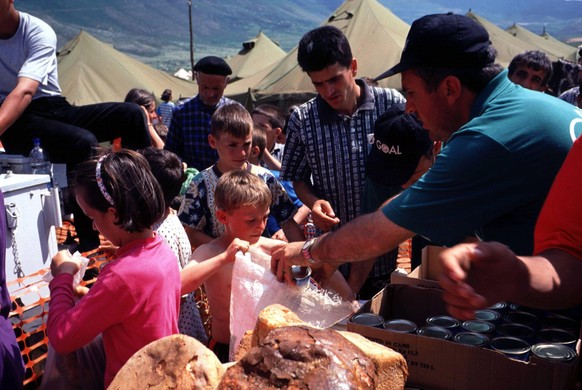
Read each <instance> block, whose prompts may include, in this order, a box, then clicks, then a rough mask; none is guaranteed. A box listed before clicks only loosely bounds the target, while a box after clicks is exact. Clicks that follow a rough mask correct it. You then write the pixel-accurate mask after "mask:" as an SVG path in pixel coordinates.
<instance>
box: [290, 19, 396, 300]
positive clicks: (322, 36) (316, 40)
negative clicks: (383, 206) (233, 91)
mask: <svg viewBox="0 0 582 390" xmlns="http://www.w3.org/2000/svg"><path fill="white" fill-rule="evenodd" d="M297 60H298V62H299V65H300V66H301V68H302V70H303V71H304V72H306V73H307V75H308V76H309V78H310V79H311V82H312V83H313V86H314V87H315V90H316V91H317V93H318V95H317V96H316V97H315V98H313V99H312V100H310V101H308V102H307V103H305V104H302V105H301V106H299V107H298V108H296V109H295V111H294V112H293V114H291V117H290V118H289V122H288V128H287V143H286V144H285V152H284V156H283V164H282V168H281V180H289V181H293V187H294V188H295V192H296V193H297V195H298V196H299V199H301V201H302V202H303V204H306V205H307V206H308V207H309V208H310V209H311V213H312V217H313V222H314V224H315V225H316V227H317V228H318V229H319V233H321V231H329V230H333V229H336V228H337V227H339V226H341V225H343V224H346V223H348V222H349V221H350V220H352V219H354V218H356V217H357V216H358V215H360V213H361V211H362V210H361V206H362V193H363V190H364V184H365V179H366V172H365V171H366V168H365V163H366V159H367V156H368V152H369V150H370V148H371V146H370V143H369V141H368V138H369V137H368V136H369V135H373V132H374V122H375V121H376V118H378V117H379V116H380V115H382V113H384V112H385V111H386V110H387V109H388V108H390V107H391V106H392V105H393V104H396V103H404V102H405V99H404V97H403V96H402V95H401V94H400V93H399V92H398V91H396V90H394V89H390V88H378V87H372V86H369V85H367V84H366V82H365V81H364V80H363V79H356V74H357V71H358V63H357V61H356V59H355V58H354V57H353V56H352V52H351V48H350V45H349V42H348V40H347V38H346V36H345V35H344V34H343V33H342V32H341V31H340V30H339V29H337V28H335V27H333V26H323V27H319V28H316V29H314V30H312V31H310V32H308V33H307V34H305V35H304V36H303V38H302V39H301V41H300V43H299V48H298V54H297ZM350 266H351V267H350V268H351V269H348V265H344V266H342V267H340V271H341V272H342V274H343V275H344V276H346V277H347V279H348V283H349V284H350V287H352V289H353V291H354V292H355V293H357V292H358V291H359V289H360V287H361V285H362V284H363V283H364V281H365V280H366V277H367V276H368V275H367V272H366V269H365V268H364V266H363V265H362V264H361V263H359V264H358V263H355V264H350ZM377 276H380V275H377Z"/></svg>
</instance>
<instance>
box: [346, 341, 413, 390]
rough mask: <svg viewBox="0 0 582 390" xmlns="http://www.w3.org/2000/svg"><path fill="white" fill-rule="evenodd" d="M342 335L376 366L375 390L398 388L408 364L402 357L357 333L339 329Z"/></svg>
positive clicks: (400, 385)
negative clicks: (376, 380)
mask: <svg viewBox="0 0 582 390" xmlns="http://www.w3.org/2000/svg"><path fill="white" fill-rule="evenodd" d="M338 333H339V334H341V335H342V336H343V337H345V338H346V339H348V340H349V341H351V342H352V343H353V344H354V345H356V346H357V347H358V348H360V349H361V350H362V351H363V352H364V353H365V354H366V355H367V356H368V357H369V358H370V359H372V361H373V362H374V365H375V366H376V374H377V375H378V382H377V385H376V389H377V390H397V389H398V390H399V389H403V388H404V384H405V383H406V379H407V378H408V365H407V364H406V360H405V359H404V357H403V356H402V355H401V354H400V353H398V352H396V351H394V350H393V349H391V348H388V347H386V346H384V345H382V344H378V343H375V342H373V341H370V340H368V339H367V338H365V337H364V336H362V335H361V334H358V333H353V332H347V331H339V332H338Z"/></svg>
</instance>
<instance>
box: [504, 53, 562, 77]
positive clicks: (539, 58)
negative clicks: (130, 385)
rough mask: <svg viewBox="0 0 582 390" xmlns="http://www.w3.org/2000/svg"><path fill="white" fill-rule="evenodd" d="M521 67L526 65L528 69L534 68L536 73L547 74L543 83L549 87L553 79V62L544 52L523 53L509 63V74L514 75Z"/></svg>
mask: <svg viewBox="0 0 582 390" xmlns="http://www.w3.org/2000/svg"><path fill="white" fill-rule="evenodd" d="M520 65H525V66H526V67H527V68H532V69H533V70H535V71H540V70H541V71H542V72H544V73H545V77H544V80H543V81H542V84H543V85H547V84H548V83H549V82H550V79H551V78H552V72H553V67H552V61H551V60H550V57H548V55H547V54H546V53H544V52H543V51H539V50H528V51H524V52H522V53H519V54H518V55H516V56H515V57H513V59H512V60H511V62H510V63H509V66H508V67H507V72H508V74H509V76H511V75H513V73H514V72H515V71H516V70H517V67H518V66H520Z"/></svg>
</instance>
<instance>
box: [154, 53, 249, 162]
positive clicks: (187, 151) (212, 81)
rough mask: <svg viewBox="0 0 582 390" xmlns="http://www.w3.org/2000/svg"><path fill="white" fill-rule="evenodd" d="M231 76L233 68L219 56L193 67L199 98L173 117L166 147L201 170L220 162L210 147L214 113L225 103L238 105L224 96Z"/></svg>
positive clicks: (203, 59)
mask: <svg viewBox="0 0 582 390" xmlns="http://www.w3.org/2000/svg"><path fill="white" fill-rule="evenodd" d="M231 73H232V69H231V68H230V66H228V64H227V63H226V61H224V60H223V59H222V58H220V57H214V56H208V57H204V58H202V59H200V60H199V61H198V62H197V63H196V65H195V66H194V74H195V77H196V83H197V84H198V95H196V96H194V97H193V98H191V99H189V100H187V101H186V102H185V103H182V104H179V105H178V106H177V107H176V109H175V111H174V115H173V116H172V123H171V124H170V129H169V131H168V137H167V139H166V145H165V147H164V148H165V149H168V150H170V151H171V152H174V153H176V154H177V155H178V156H180V158H181V159H182V161H183V162H185V163H186V164H188V166H189V167H193V168H196V169H198V170H199V171H202V170H204V169H206V168H208V167H210V166H211V165H212V164H214V163H215V162H216V160H218V154H217V153H216V151H215V150H214V149H212V148H211V147H210V145H209V144H208V134H210V118H211V117H212V114H214V112H215V111H216V110H217V109H218V107H220V106H223V105H225V104H239V103H237V102H235V101H234V100H231V99H228V98H226V97H224V96H223V93H224V90H225V88H226V84H228V79H229V78H228V76H229V75H230V74H231Z"/></svg>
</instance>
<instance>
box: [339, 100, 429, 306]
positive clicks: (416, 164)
mask: <svg viewBox="0 0 582 390" xmlns="http://www.w3.org/2000/svg"><path fill="white" fill-rule="evenodd" d="M370 143H371V149H370V154H369V155H368V159H367V161H366V183H365V187H364V188H365V189H364V199H363V202H362V212H364V213H365V212H372V211H374V210H376V209H377V208H378V207H380V205H382V203H384V202H385V201H386V200H388V199H389V198H391V197H393V196H394V195H396V194H398V193H399V192H401V191H402V190H403V189H405V188H408V187H409V186H411V185H412V184H413V183H414V182H416V181H417V180H418V179H419V178H420V176H422V175H423V174H424V173H425V172H426V171H428V169H429V168H430V167H431V166H432V163H433V161H434V152H433V149H434V143H433V142H432V141H431V139H430V137H429V135H428V131H426V130H425V129H423V128H422V125H421V123H420V122H419V121H418V119H416V117H415V116H413V115H409V114H407V113H406V112H405V111H404V105H403V104H395V105H393V106H392V107H390V108H389V109H388V110H386V112H385V113H384V114H382V115H381V116H380V117H378V119H377V120H376V122H375V124H374V134H373V138H372V139H371V140H370ZM397 257H398V248H397V249H395V250H393V251H391V252H388V253H386V254H384V255H383V256H380V257H379V258H378V259H370V260H367V261H366V263H362V264H365V266H366V268H360V269H357V271H356V272H352V271H354V268H351V269H350V276H349V278H348V282H349V283H350V286H352V288H353V289H354V292H355V293H356V294H358V297H359V298H360V299H370V298H372V297H373V296H374V295H375V294H376V293H377V292H379V291H380V290H382V288H384V286H385V285H386V284H387V283H388V282H389V280H390V273H391V272H392V271H393V270H394V269H395V268H396V259H397ZM358 271H362V272H358Z"/></svg>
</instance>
